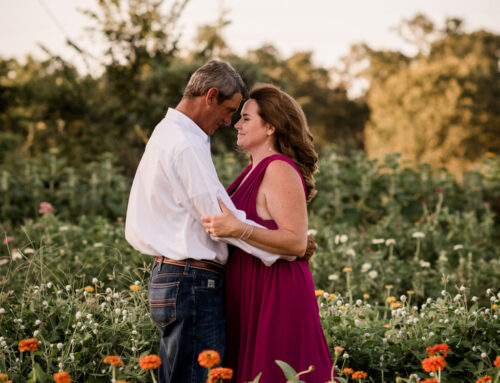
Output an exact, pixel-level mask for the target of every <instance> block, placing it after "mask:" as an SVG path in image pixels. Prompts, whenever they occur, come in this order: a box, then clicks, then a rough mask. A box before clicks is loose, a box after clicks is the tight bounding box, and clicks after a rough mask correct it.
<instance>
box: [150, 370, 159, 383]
mask: <svg viewBox="0 0 500 383" xmlns="http://www.w3.org/2000/svg"><path fill="white" fill-rule="evenodd" d="M149 371H150V372H151V379H153V382H154V383H157V382H156V378H155V374H154V373H153V370H149Z"/></svg>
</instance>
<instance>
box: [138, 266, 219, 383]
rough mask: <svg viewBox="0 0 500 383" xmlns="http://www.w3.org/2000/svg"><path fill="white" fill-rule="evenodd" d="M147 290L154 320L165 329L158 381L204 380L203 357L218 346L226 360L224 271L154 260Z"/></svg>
mask: <svg viewBox="0 0 500 383" xmlns="http://www.w3.org/2000/svg"><path fill="white" fill-rule="evenodd" d="M160 266H161V267H160ZM148 288H149V289H148V300H149V308H150V311H151V318H152V319H153V321H154V322H155V324H156V326H157V327H158V328H159V329H160V332H161V339H160V351H159V356H160V358H161V360H162V364H161V366H160V367H159V369H158V381H159V383H205V382H206V381H207V378H208V375H207V369H206V368H204V367H201V366H200V365H199V364H198V355H199V354H200V352H202V351H204V350H216V351H217V352H219V354H220V356H221V360H222V358H223V357H224V350H225V346H226V317H225V308H224V275H223V271H221V273H215V272H212V271H207V270H200V269H195V268H192V267H190V266H189V261H187V264H186V266H175V265H170V264H164V263H162V264H160V263H158V262H155V263H154V265H153V268H152V270H151V277H150V278H149V286H148Z"/></svg>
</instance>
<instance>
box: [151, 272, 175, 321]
mask: <svg viewBox="0 0 500 383" xmlns="http://www.w3.org/2000/svg"><path fill="white" fill-rule="evenodd" d="M179 283H180V282H179V281H177V282H167V283H154V282H151V283H150V285H149V290H148V301H149V309H150V311H151V318H152V319H153V321H154V322H155V323H156V324H157V325H158V326H160V327H166V326H168V325H169V324H170V323H173V322H175V319H176V306H177V295H178V293H179Z"/></svg>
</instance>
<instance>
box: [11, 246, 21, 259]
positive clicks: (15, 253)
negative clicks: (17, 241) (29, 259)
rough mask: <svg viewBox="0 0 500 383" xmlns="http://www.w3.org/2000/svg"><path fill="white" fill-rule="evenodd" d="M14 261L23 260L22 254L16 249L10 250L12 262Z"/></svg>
mask: <svg viewBox="0 0 500 383" xmlns="http://www.w3.org/2000/svg"><path fill="white" fill-rule="evenodd" d="M16 259H23V254H22V253H21V252H20V251H19V250H17V249H15V250H12V260H16Z"/></svg>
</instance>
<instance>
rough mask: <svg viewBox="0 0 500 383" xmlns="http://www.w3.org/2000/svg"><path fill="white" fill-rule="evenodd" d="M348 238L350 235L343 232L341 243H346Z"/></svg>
mask: <svg viewBox="0 0 500 383" xmlns="http://www.w3.org/2000/svg"><path fill="white" fill-rule="evenodd" d="M348 239H349V237H348V236H347V235H345V234H342V235H341V236H340V243H346V242H347V240H348Z"/></svg>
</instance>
